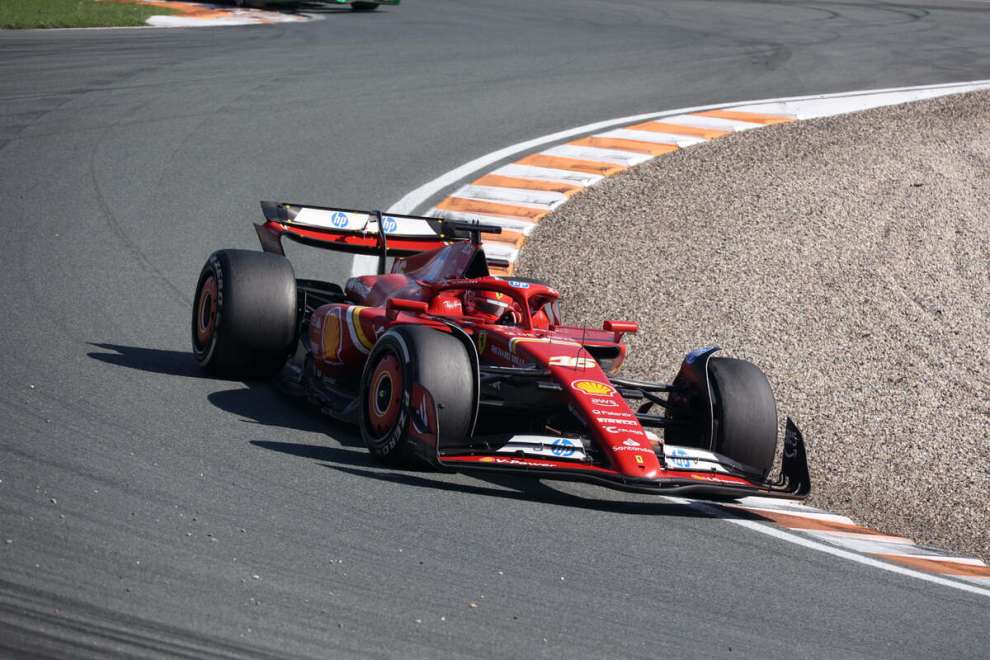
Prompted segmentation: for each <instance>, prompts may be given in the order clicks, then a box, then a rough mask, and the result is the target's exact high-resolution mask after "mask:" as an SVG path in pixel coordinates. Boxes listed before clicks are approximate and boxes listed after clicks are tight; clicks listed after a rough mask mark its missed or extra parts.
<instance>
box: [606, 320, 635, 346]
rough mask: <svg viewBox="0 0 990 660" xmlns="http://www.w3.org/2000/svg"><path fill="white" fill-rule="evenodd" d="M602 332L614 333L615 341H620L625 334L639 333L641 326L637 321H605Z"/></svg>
mask: <svg viewBox="0 0 990 660" xmlns="http://www.w3.org/2000/svg"><path fill="white" fill-rule="evenodd" d="M602 330H607V331H608V332H614V333H615V339H614V341H619V340H620V339H622V335H624V334H627V333H633V332H638V331H639V324H638V323H636V322H635V321H605V322H604V323H602Z"/></svg>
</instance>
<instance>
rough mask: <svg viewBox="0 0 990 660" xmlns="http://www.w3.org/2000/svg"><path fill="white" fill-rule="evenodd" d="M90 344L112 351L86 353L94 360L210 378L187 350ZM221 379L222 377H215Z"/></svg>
mask: <svg viewBox="0 0 990 660" xmlns="http://www.w3.org/2000/svg"><path fill="white" fill-rule="evenodd" d="M90 346H95V347H96V348H100V349H103V350H104V351H113V352H112V353H96V352H92V353H87V355H88V356H89V357H91V358H93V359H94V360H98V361H100V362H106V363H107V364H112V365H115V366H118V367H127V368H128V369H138V370H140V371H149V372H151V373H156V374H164V375H166V376H185V377H186V378H210V379H214V377H213V376H211V375H209V374H207V373H206V372H204V371H203V370H202V369H200V368H199V365H197V364H196V360H195V359H194V358H193V356H192V353H189V352H187V351H165V350H162V349H158V348H143V347H141V346H121V345H119V344H98V343H95V342H90ZM215 380H223V379H215Z"/></svg>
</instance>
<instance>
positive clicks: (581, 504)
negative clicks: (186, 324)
mask: <svg viewBox="0 0 990 660" xmlns="http://www.w3.org/2000/svg"><path fill="white" fill-rule="evenodd" d="M251 444H252V445H254V446H256V447H261V448H263V449H268V450H271V451H277V452H282V453H285V454H290V455H292V456H298V457H301V458H309V459H312V460H315V461H319V462H320V464H321V465H323V467H327V468H330V469H332V470H337V471H338V472H343V473H345V474H350V475H354V476H358V477H364V478H368V479H376V480H378V481H385V482H389V483H393V484H399V485H403V486H412V487H415V488H426V489H429V490H433V491H446V492H455V493H463V494H466V495H481V496H484V497H496V498H500V499H510V500H518V501H526V502H538V503H542V504H550V505H555V506H566V507H570V508H576V509H587V510H591V511H605V512H610V513H624V514H632V515H653V516H676V517H682V518H683V517H686V518H711V517H713V515H712V514H710V513H705V512H702V511H699V510H697V509H695V508H693V507H687V506H684V505H682V504H678V503H674V502H669V501H665V500H659V499H651V500H647V501H642V500H640V501H628V500H621V501H620V500H615V499H608V498H606V497H605V495H606V494H609V495H614V494H615V491H607V490H602V491H600V492H601V494H602V496H603V497H601V498H600V499H599V498H594V497H582V496H580V495H574V494H572V493H565V492H562V491H560V490H557V489H555V488H552V487H551V486H549V485H547V484H546V483H544V482H542V481H540V480H539V479H535V478H533V477H525V476H516V475H502V474H484V473H478V472H471V473H470V474H463V473H462V474H455V473H449V472H442V473H438V472H435V471H433V470H431V469H428V468H424V469H416V468H401V469H399V468H387V467H384V466H382V465H381V464H379V463H376V462H375V461H374V459H372V458H371V456H370V455H369V454H368V453H367V452H366V451H364V450H357V449H345V448H337V447H328V446H324V445H308V444H299V443H291V442H269V441H252V442H251ZM433 475H437V476H436V477H434V476H433ZM467 478H469V479H470V482H468V481H465V479H467ZM452 479H456V480H452ZM472 482H475V483H472ZM477 482H480V483H477ZM485 484H490V485H485ZM620 496H621V494H620ZM630 497H636V496H635V495H630ZM650 497H654V498H655V496H650Z"/></svg>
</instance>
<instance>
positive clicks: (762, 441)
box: [708, 357, 777, 480]
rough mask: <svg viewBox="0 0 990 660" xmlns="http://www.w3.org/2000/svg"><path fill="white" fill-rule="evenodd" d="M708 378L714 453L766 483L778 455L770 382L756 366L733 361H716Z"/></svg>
mask: <svg viewBox="0 0 990 660" xmlns="http://www.w3.org/2000/svg"><path fill="white" fill-rule="evenodd" d="M708 374H709V378H710V383H711V386H712V406H713V412H714V418H715V446H714V447H712V450H713V451H715V452H717V453H719V454H722V455H724V456H728V457H729V458H731V459H733V460H734V461H737V462H739V463H742V464H743V465H745V466H748V467H749V468H750V469H751V470H752V471H753V473H754V474H755V475H756V476H758V477H759V478H760V479H761V480H762V479H765V478H766V476H767V475H768V474H769V473H770V470H771V468H772V467H773V459H774V456H775V455H776V451H777V403H776V401H775V400H774V397H773V391H772V390H771V389H770V382H769V381H768V380H767V377H766V376H765V375H764V373H763V372H762V371H760V369H759V368H758V367H757V366H756V365H754V364H752V363H750V362H747V361H745V360H736V359H733V358H715V357H713V358H712V359H711V360H710V361H709V362H708Z"/></svg>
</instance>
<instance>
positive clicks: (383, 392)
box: [360, 325, 478, 466]
mask: <svg viewBox="0 0 990 660" xmlns="http://www.w3.org/2000/svg"><path fill="white" fill-rule="evenodd" d="M416 384H418V385H420V386H422V387H424V388H425V389H426V390H427V391H429V393H430V395H431V396H432V397H433V401H434V403H436V405H437V416H438V417H437V425H438V427H439V428H438V431H439V433H438V437H437V442H438V443H439V444H440V446H443V444H445V443H446V444H452V443H458V442H460V441H463V440H464V439H465V438H466V437H467V436H468V434H470V432H471V421H472V418H473V415H474V410H475V399H476V397H477V396H478V394H477V391H476V381H475V377H474V367H473V365H472V363H471V357H470V356H469V355H468V352H467V349H466V348H465V347H464V345H463V344H461V342H460V341H458V340H457V339H456V338H455V337H453V336H451V335H449V334H447V333H444V332H441V331H439V330H434V329H432V328H427V327H422V326H414V325H404V326H398V327H395V328H392V329H391V330H389V331H388V332H386V333H385V334H384V335H382V337H381V338H380V339H379V340H378V341H377V342H376V343H375V347H374V349H372V351H371V355H369V356H368V361H367V362H366V363H365V367H364V373H363V374H362V376H361V416H360V426H361V437H362V438H363V440H364V442H365V444H366V445H367V447H368V451H369V452H371V455H372V456H374V457H375V458H376V459H377V460H379V461H381V462H383V463H386V464H388V465H393V466H400V465H408V464H410V463H411V462H412V461H413V458H414V455H415V446H414V445H413V442H414V441H413V440H412V439H411V438H410V436H409V432H410V425H411V423H412V415H411V414H410V413H411V411H410V402H411V400H412V389H413V386H414V385H416Z"/></svg>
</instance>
